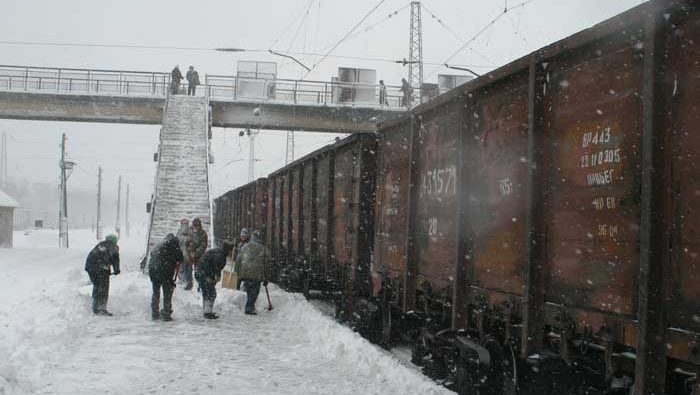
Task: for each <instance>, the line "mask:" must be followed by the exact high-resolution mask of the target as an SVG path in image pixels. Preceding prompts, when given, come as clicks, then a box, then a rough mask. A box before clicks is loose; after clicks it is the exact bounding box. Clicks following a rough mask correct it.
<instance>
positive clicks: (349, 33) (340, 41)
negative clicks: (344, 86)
mask: <svg viewBox="0 0 700 395" xmlns="http://www.w3.org/2000/svg"><path fill="white" fill-rule="evenodd" d="M384 2H386V0H380V1H379V2H378V3H377V4H376V5H375V6H374V7H373V8H372V9H371V10H369V12H368V13H367V14H366V15H365V16H364V17H363V18H362V19H360V21H359V22H358V23H357V24H356V25H355V26H353V28H352V29H350V31H349V32H348V33H347V34H346V35H345V36H343V38H341V39H340V40H339V41H338V42H337V43H335V45H333V47H332V48H331V49H329V50H328V52H327V53H326V54H325V55H323V57H322V58H321V60H319V61H318V62H316V63H315V64H314V65H313V66H312V67H311V70H309V71H307V72H306V74H304V76H303V77H302V78H301V79H302V80H303V79H305V78H306V77H307V76H308V75H309V74H310V73H311V72H312V71H313V70H314V69H315V68H316V66H318V65H319V64H320V63H321V62H323V61H324V60H325V59H326V58H327V57H328V55H330V54H331V52H333V51H334V50H335V49H336V48H338V46H339V45H340V44H342V43H343V41H345V40H346V39H347V38H348V37H349V36H350V35H351V34H352V33H353V32H354V31H355V29H357V28H358V27H359V26H360V25H362V23H364V21H365V20H366V19H367V18H369V16H370V15H372V13H373V12H374V11H376V10H377V8H379V6H381V5H382V4H384Z"/></svg>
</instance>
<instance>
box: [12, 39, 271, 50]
mask: <svg viewBox="0 0 700 395" xmlns="http://www.w3.org/2000/svg"><path fill="white" fill-rule="evenodd" d="M0 44H5V45H40V46H53V47H87V48H127V49H147V50H152V49H158V50H176V51H213V50H216V48H208V47H178V46H166V45H140V44H103V43H66V42H37V41H0ZM245 51H246V52H263V51H264V50H261V49H260V50H258V49H246V50H245Z"/></svg>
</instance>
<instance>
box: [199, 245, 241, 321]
mask: <svg viewBox="0 0 700 395" xmlns="http://www.w3.org/2000/svg"><path fill="white" fill-rule="evenodd" d="M231 250H233V242H231V241H229V240H224V244H223V248H212V249H209V250H207V251H206V252H205V253H204V255H202V259H201V260H200V261H199V264H198V265H197V271H196V272H195V275H194V277H195V279H196V280H197V283H198V284H199V288H200V289H201V290H202V305H203V308H204V318H206V319H216V318H219V316H217V315H216V314H214V311H213V309H214V300H216V283H217V282H219V280H220V279H221V271H222V270H223V269H224V266H226V257H227V256H228V255H229V254H230V253H231Z"/></svg>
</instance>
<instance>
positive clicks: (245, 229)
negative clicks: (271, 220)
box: [241, 228, 250, 237]
mask: <svg viewBox="0 0 700 395" xmlns="http://www.w3.org/2000/svg"><path fill="white" fill-rule="evenodd" d="M243 236H250V231H248V228H243V229H241V237H243Z"/></svg>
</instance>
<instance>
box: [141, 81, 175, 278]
mask: <svg viewBox="0 0 700 395" xmlns="http://www.w3.org/2000/svg"><path fill="white" fill-rule="evenodd" d="M165 92H166V93H165V103H164V104H163V121H162V122H161V127H160V132H159V133H158V165H157V166H156V176H155V179H154V181H153V197H152V198H151V220H150V224H149V225H148V235H147V236H146V260H147V261H146V262H148V254H149V253H150V248H151V231H152V230H153V218H154V217H155V213H156V198H157V196H158V177H159V176H160V165H161V163H162V162H163V161H162V160H161V159H162V157H161V150H162V149H163V130H165V118H166V117H167V116H168V102H170V87H169V86H168V89H166V91H165ZM147 268H148V263H147V264H146V266H145V267H144V270H146V269H147Z"/></svg>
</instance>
